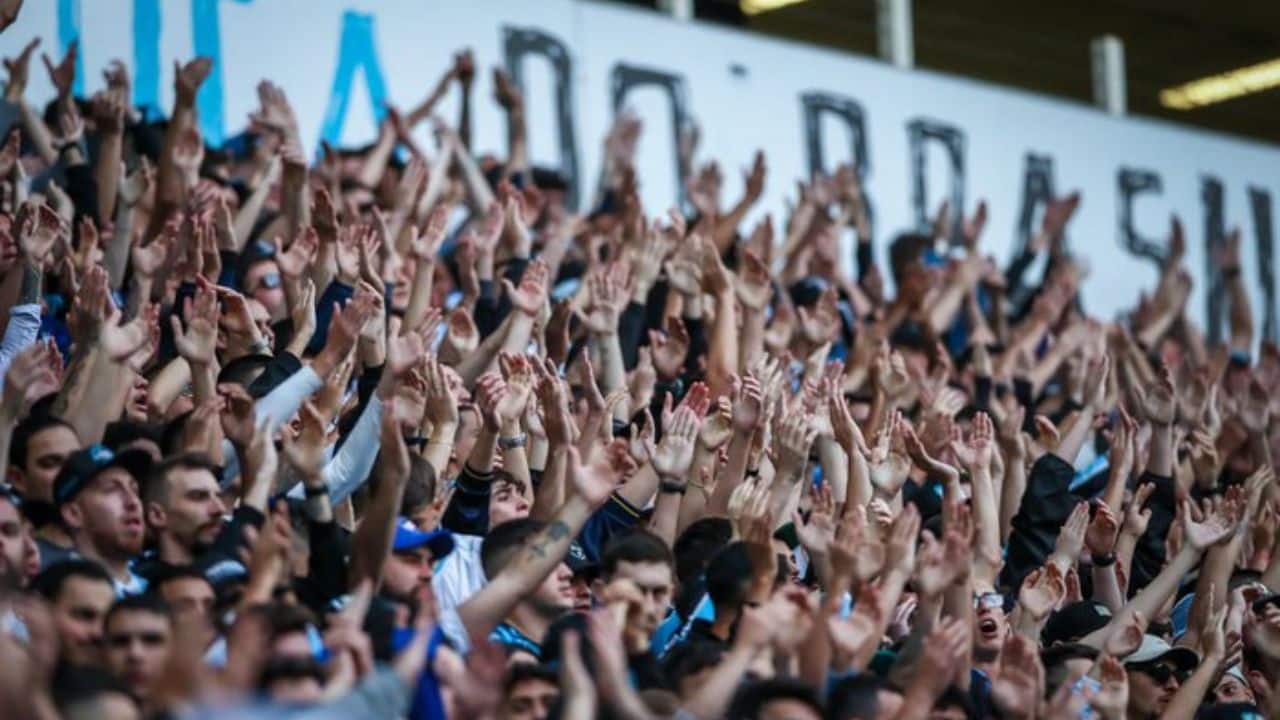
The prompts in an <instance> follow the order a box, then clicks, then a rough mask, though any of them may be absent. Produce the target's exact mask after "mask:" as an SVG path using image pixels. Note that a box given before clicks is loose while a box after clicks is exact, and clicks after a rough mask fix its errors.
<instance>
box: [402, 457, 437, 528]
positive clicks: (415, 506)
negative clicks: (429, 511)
mask: <svg viewBox="0 0 1280 720" xmlns="http://www.w3.org/2000/svg"><path fill="white" fill-rule="evenodd" d="M435 499H436V469H435V468H434V467H432V466H431V463H430V462H427V459H426V458H424V457H422V456H421V455H418V454H416V453H413V454H410V455H409V481H408V482H407V483H406V484H405V486H404V499H403V500H401V501H400V514H401V515H403V516H405V517H413V516H414V515H416V514H418V513H419V512H421V511H422V509H423V508H425V507H426V506H428V505H430V504H431V502H432V501H433V500H435Z"/></svg>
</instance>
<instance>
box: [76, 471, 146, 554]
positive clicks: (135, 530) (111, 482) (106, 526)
mask: <svg viewBox="0 0 1280 720" xmlns="http://www.w3.org/2000/svg"><path fill="white" fill-rule="evenodd" d="M62 515H63V518H64V519H68V518H71V519H69V520H68V524H69V525H71V527H72V528H73V529H76V530H79V532H80V533H81V534H82V535H83V536H84V537H85V538H87V539H88V541H89V543H90V544H92V546H93V547H94V548H95V549H97V550H98V552H100V553H102V554H103V555H104V556H109V557H130V556H133V555H137V554H138V553H139V552H141V551H142V541H143V537H144V535H145V532H144V530H145V526H144V525H143V522H142V502H141V501H140V500H138V483H137V481H135V480H134V479H133V476H132V475H130V474H129V473H127V472H125V471H124V470H122V469H120V468H107V469H106V470H103V471H102V472H100V473H98V474H97V475H96V476H95V477H94V478H93V479H92V480H90V481H89V484H88V485H86V486H85V488H84V489H83V490H81V491H80V493H79V494H78V495H76V496H75V498H73V499H72V500H71V502H70V503H68V507H65V508H63V513H62Z"/></svg>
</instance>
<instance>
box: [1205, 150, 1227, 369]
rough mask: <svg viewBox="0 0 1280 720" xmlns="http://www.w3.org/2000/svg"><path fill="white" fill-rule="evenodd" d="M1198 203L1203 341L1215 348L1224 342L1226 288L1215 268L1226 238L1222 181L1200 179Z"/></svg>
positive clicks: (1207, 176)
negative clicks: (1201, 241)
mask: <svg viewBox="0 0 1280 720" xmlns="http://www.w3.org/2000/svg"><path fill="white" fill-rule="evenodd" d="M1200 202H1201V204H1202V205H1203V207H1204V277H1205V293H1204V302H1205V308H1204V311H1205V338H1206V339H1207V340H1208V341H1209V342H1210V343H1211V344H1216V343H1220V342H1222V341H1223V340H1224V338H1225V333H1224V330H1223V319H1224V317H1225V315H1226V312H1227V306H1226V297H1227V286H1226V283H1224V282H1223V279H1222V268H1220V267H1219V266H1218V253H1219V252H1221V250H1222V244H1223V241H1224V240H1225V238H1226V216H1225V213H1224V212H1223V210H1222V181H1221V180H1219V179H1218V178H1216V177H1214V176H1212V175H1205V176H1203V177H1202V178H1200Z"/></svg>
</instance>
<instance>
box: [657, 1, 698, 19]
mask: <svg viewBox="0 0 1280 720" xmlns="http://www.w3.org/2000/svg"><path fill="white" fill-rule="evenodd" d="M658 9H659V10H661V11H662V12H664V13H666V14H668V15H670V16H671V17H673V18H675V19H676V20H686V21H687V20H692V19H693V0H658Z"/></svg>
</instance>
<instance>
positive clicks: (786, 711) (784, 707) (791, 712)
mask: <svg viewBox="0 0 1280 720" xmlns="http://www.w3.org/2000/svg"><path fill="white" fill-rule="evenodd" d="M756 717H757V718H759V720H822V716H821V715H819V714H818V711H816V710H814V709H813V708H812V707H810V706H809V704H808V703H804V702H800V701H799V700H792V699H791V698H777V699H774V700H770V701H769V702H767V703H765V704H764V705H763V706H762V707H761V708H760V712H758V713H756Z"/></svg>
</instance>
